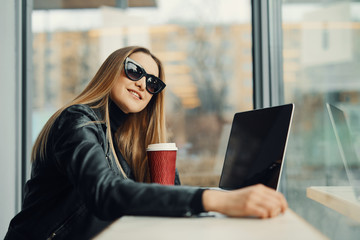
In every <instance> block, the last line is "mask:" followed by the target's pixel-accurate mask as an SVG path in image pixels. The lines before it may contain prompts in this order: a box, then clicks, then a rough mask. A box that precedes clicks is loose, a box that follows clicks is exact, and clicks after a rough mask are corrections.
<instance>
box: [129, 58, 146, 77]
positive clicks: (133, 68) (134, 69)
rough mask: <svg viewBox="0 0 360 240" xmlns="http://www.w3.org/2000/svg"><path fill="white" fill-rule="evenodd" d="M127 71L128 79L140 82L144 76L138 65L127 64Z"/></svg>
mask: <svg viewBox="0 0 360 240" xmlns="http://www.w3.org/2000/svg"><path fill="white" fill-rule="evenodd" d="M126 71H127V74H128V77H129V78H130V79H132V80H139V79H140V78H141V77H142V75H143V71H142V69H141V67H139V66H137V65H136V64H134V63H132V62H128V63H127V65H126Z"/></svg>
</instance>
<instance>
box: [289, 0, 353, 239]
mask: <svg viewBox="0 0 360 240" xmlns="http://www.w3.org/2000/svg"><path fill="white" fill-rule="evenodd" d="M359 7H360V5H359V3H358V2H357V1H333V0H331V1H297V0H295V1H292V0H291V1H290V0H283V4H282V20H283V61H284V68H283V71H284V72H283V76H284V95H285V102H294V103H295V106H296V107H295V114H294V122H293V125H292V130H291V137H290V141H289V144H288V150H287V160H286V161H287V164H286V173H285V178H286V183H285V192H286V196H287V199H288V201H289V205H290V207H291V208H292V209H293V210H295V211H296V212H297V213H298V214H300V215H301V216H303V217H304V218H305V219H306V220H307V221H309V222H310V223H311V224H313V225H314V226H315V227H316V228H318V229H319V230H321V231H322V232H323V233H325V234H326V235H327V236H328V237H329V238H330V239H357V238H358V236H360V228H359V223H356V222H354V220H351V219H350V218H348V217H346V216H344V215H342V214H340V213H338V212H337V211H334V210H332V209H330V208H327V207H325V206H324V205H321V204H319V203H318V202H316V201H314V200H312V199H310V198H308V197H307V194H306V189H307V188H308V187H310V186H349V185H350V184H349V180H348V178H347V174H346V172H345V170H344V164H343V161H342V159H341V156H340V151H339V148H338V145H337V143H336V139H335V135H334V132H333V129H332V126H331V122H330V118H329V114H328V112H327V109H326V103H332V104H334V105H335V106H337V107H339V108H341V109H342V110H343V111H344V112H345V114H346V117H347V120H348V123H349V125H350V128H351V133H352V135H353V138H354V144H355V148H356V150H357V151H358V153H359V149H360V145H359V144H360V141H359V140H360V138H359V136H360V135H359V134H360V125H359V124H360V121H359V118H360V111H359V110H360V107H359V103H360V80H359V76H360V74H359V69H360V55H359V52H360V40H359V39H360V38H359V33H360V31H359V29H360V25H359V16H360V8H359ZM351 168H353V169H354V170H355V171H356V172H357V175H359V174H360V167H359V162H358V163H356V164H353V165H352V166H351ZM350 211H351V210H350Z"/></svg>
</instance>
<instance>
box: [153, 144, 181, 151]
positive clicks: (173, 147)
mask: <svg viewBox="0 0 360 240" xmlns="http://www.w3.org/2000/svg"><path fill="white" fill-rule="evenodd" d="M174 150H178V149H177V147H176V144H175V143H154V144H149V146H148V147H147V148H146V151H174Z"/></svg>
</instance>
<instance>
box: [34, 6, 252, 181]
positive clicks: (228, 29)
mask: <svg viewBox="0 0 360 240" xmlns="http://www.w3.org/2000/svg"><path fill="white" fill-rule="evenodd" d="M110 2H111V1H110ZM116 2H117V3H120V4H119V5H117V6H111V5H109V4H107V5H106V4H105V5H106V6H92V5H91V4H95V3H88V1H85V0H83V1H76V2H71V1H66V4H65V1H64V4H63V5H62V6H63V7H62V8H59V7H58V6H51V3H49V2H48V1H46V0H38V1H34V8H35V9H34V11H33V13H32V21H33V47H34V49H33V52H34V55H33V64H34V66H33V67H34V76H33V79H34V88H35V89H34V100H33V103H34V105H33V140H35V138H36V137H37V135H38V133H39V131H40V130H41V128H42V126H43V125H44V123H45V122H46V121H47V119H48V118H49V117H50V116H51V115H52V114H53V113H54V112H55V110H56V109H58V108H59V107H61V106H62V105H64V104H65V103H66V102H67V101H69V100H70V99H72V98H73V97H75V96H76V95H77V94H78V93H79V92H80V91H81V90H82V89H83V88H84V86H85V85H86V84H87V83H88V81H89V80H90V79H91V78H92V76H93V75H94V74H95V71H96V70H97V69H98V67H99V66H100V64H101V62H102V61H103V60H105V58H106V57H107V56H108V55H109V54H110V53H111V52H113V51H114V50H116V49H118V48H121V47H124V46H127V45H143V46H145V47H148V48H150V49H151V50H152V52H153V53H154V54H155V55H157V56H158V57H159V58H160V59H161V60H162V61H163V63H164V65H165V75H166V84H167V88H166V95H167V96H166V106H167V109H166V110H167V125H168V129H169V132H170V136H171V141H174V142H176V144H177V146H178V147H179V152H178V160H177V167H178V169H179V172H180V177H181V179H182V183H183V184H186V185H203V186H215V185H217V184H218V180H219V175H220V173H221V167H222V162H223V159H224V155H225V150H224V149H225V148H226V144H227V138H228V135H229V132H230V129H229V125H230V123H231V121H232V117H233V114H234V113H235V112H237V111H244V110H249V109H252V108H253V106H252V101H251V99H252V84H251V81H250V80H249V79H251V78H252V68H251V63H252V56H251V45H252V44H251V16H250V15H251V8H250V0H248V1H237V0H224V1H217V0H211V1H205V0H196V1H192V0H191V1H190V0H177V1H174V0H172V1H166V0H161V1H160V0H159V1H141V2H143V4H145V3H149V4H150V6H148V5H147V6H145V5H142V7H139V6H137V7H134V6H133V5H132V1H116ZM125 2H128V3H129V4H128V5H127V4H124V3H125ZM137 2H139V1H137ZM102 3H103V4H104V3H106V1H102ZM71 4H74V5H71ZM75 4H76V5H75ZM244 53H245V54H244Z"/></svg>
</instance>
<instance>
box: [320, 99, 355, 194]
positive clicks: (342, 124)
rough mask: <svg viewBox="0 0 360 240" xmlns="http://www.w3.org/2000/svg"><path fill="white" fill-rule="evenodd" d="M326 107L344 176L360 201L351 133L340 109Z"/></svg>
mask: <svg viewBox="0 0 360 240" xmlns="http://www.w3.org/2000/svg"><path fill="white" fill-rule="evenodd" d="M326 107H327V110H328V113H329V116H330V121H331V125H332V128H333V130H334V134H335V137H336V142H337V145H338V147H339V151H340V155H341V159H342V161H343V163H344V167H345V172H346V175H347V177H348V179H349V182H350V185H351V187H352V188H353V190H354V194H355V197H356V199H357V200H360V176H359V173H356V172H355V170H356V169H357V170H358V171H359V170H360V161H359V158H358V156H357V154H356V151H355V146H354V144H353V141H352V137H351V131H350V128H349V125H348V123H347V121H346V117H345V114H344V112H343V111H342V110H341V109H339V108H337V107H335V106H334V105H331V104H329V103H327V104H326Z"/></svg>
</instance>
